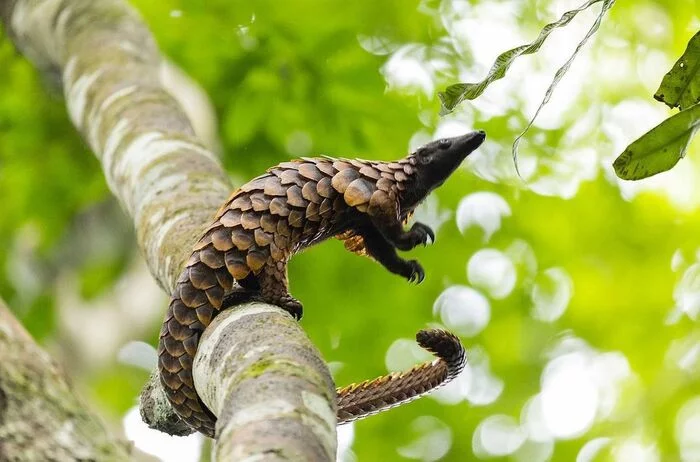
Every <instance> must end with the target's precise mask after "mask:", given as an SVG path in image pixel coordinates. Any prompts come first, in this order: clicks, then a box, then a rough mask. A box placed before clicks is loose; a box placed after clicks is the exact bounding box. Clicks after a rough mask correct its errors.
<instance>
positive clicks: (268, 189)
mask: <svg viewBox="0 0 700 462" xmlns="http://www.w3.org/2000/svg"><path fill="white" fill-rule="evenodd" d="M263 192H264V193H265V195H267V196H271V197H276V196H284V195H285V194H286V193H287V188H286V187H284V186H282V183H281V182H280V179H279V178H278V177H276V176H270V177H269V178H268V179H267V181H266V182H265V188H264V189H263Z"/></svg>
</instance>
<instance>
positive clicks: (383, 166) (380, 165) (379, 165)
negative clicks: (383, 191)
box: [372, 162, 391, 172]
mask: <svg viewBox="0 0 700 462" xmlns="http://www.w3.org/2000/svg"><path fill="white" fill-rule="evenodd" d="M372 166H373V167H374V168H376V169H377V170H379V171H380V172H391V167H389V164H388V163H386V162H375V163H374V164H372Z"/></svg>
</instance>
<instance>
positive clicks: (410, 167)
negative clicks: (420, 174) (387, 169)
mask: <svg viewBox="0 0 700 462" xmlns="http://www.w3.org/2000/svg"><path fill="white" fill-rule="evenodd" d="M415 171H416V170H415V168H413V165H411V164H410V163H408V162H407V163H405V164H403V172H404V173H405V174H406V175H408V176H411V175H413V173H414V172H415Z"/></svg>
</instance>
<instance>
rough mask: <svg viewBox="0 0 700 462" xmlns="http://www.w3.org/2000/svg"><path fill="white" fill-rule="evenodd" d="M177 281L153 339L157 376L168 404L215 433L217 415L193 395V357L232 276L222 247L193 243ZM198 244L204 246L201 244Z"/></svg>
mask: <svg viewBox="0 0 700 462" xmlns="http://www.w3.org/2000/svg"><path fill="white" fill-rule="evenodd" d="M198 247H200V248H198V249H197V250H195V252H194V253H193V254H192V256H191V257H190V260H189V261H188V262H187V266H186V267H185V269H184V270H183V272H182V274H181V275H180V278H179V279H178V281H177V286H176V288H175V290H174V291H173V295H172V298H171V299H170V305H169V306H168V312H167V314H166V315H165V321H164V322H163V326H162V327H161V330H160V342H159V343H158V369H159V371H160V381H161V383H162V384H163V388H164V390H165V393H166V395H167V397H168V400H169V401H170V404H171V405H172V406H173V409H174V410H175V412H176V413H177V415H179V416H180V418H182V419H183V420H184V421H185V422H187V424H188V425H190V426H191V427H192V428H194V429H195V430H198V431H200V432H202V433H204V434H205V435H207V436H209V437H210V438H213V437H214V427H215V424H216V417H214V415H213V414H212V413H211V411H210V410H209V409H207V407H206V406H205V405H204V403H202V401H201V400H200V399H199V396H197V391H196V390H195V388H194V381H193V380H192V361H193V360H194V355H195V353H196V352H197V345H198V343H199V337H200V336H201V334H202V332H203V331H204V329H205V328H206V326H208V325H209V323H210V322H211V319H212V318H213V317H214V316H215V315H216V314H217V313H218V311H219V310H220V309H221V308H222V300H223V297H224V293H225V292H226V291H229V290H230V289H231V285H232V283H233V278H232V277H231V276H230V275H229V274H228V271H227V269H226V266H225V263H224V259H225V257H224V253H223V252H218V251H216V250H215V249H213V248H212V247H211V246H206V241H205V244H204V245H202V246H198ZM201 247H203V248H201Z"/></svg>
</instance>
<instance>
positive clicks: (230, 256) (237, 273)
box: [225, 249, 250, 280]
mask: <svg viewBox="0 0 700 462" xmlns="http://www.w3.org/2000/svg"><path fill="white" fill-rule="evenodd" d="M225 258H226V269H228V272H229V274H231V276H232V277H233V278H234V279H238V280H241V279H244V278H245V277H246V276H248V274H249V273H250V268H248V265H247V264H246V262H245V253H244V252H241V251H239V250H237V249H233V250H229V251H228V252H226V257H225Z"/></svg>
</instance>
